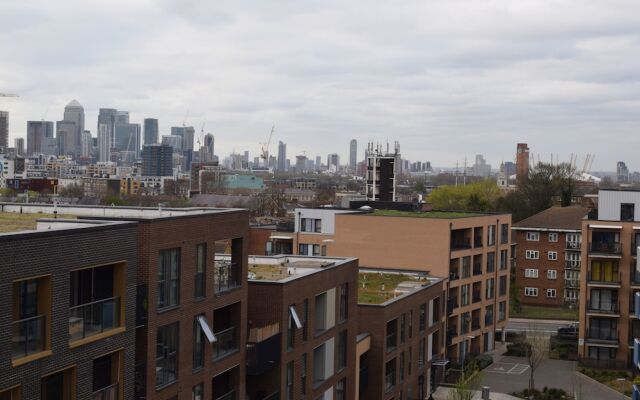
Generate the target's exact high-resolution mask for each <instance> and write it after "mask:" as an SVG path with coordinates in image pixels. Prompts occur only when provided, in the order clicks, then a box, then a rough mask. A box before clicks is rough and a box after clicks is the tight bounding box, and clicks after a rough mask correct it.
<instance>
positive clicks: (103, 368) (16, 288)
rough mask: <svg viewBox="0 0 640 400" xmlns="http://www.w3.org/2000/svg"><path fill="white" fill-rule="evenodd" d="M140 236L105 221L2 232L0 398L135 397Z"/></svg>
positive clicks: (125, 225)
mask: <svg viewBox="0 0 640 400" xmlns="http://www.w3.org/2000/svg"><path fill="white" fill-rule="evenodd" d="M18 217H21V218H18ZM34 220H35V217H34ZM22 221H24V218H22V216H20V215H18V214H16V221H12V220H11V218H7V219H3V223H6V224H7V225H6V226H4V227H3V231H5V232H6V231H7V230H8V229H7V227H10V226H12V224H14V223H15V224H16V226H18V225H19V224H20V223H21V222H22ZM9 230H10V229H9ZM137 238H138V234H137V227H136V224H135V223H131V222H98V221H84V222H82V223H78V222H76V221H73V222H69V223H67V222H64V221H62V220H42V221H40V222H39V223H38V230H27V231H20V232H17V231H14V232H8V233H4V234H0V254H2V259H3V263H2V267H1V273H0V376H2V379H0V399H3V400H5V399H10V400H14V399H16V400H17V399H76V398H77V399H133V398H134V397H133V396H134V355H135V337H136V319H135V318H136V315H135V308H136V269H137V263H138V245H137V243H138V242H137Z"/></svg>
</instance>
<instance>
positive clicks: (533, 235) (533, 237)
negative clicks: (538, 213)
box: [527, 231, 540, 242]
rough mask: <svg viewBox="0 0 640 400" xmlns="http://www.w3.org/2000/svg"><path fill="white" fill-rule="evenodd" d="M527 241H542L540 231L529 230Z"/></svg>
mask: <svg viewBox="0 0 640 400" xmlns="http://www.w3.org/2000/svg"><path fill="white" fill-rule="evenodd" d="M527 241H528V242H539V241H540V232H531V231H529V232H527Z"/></svg>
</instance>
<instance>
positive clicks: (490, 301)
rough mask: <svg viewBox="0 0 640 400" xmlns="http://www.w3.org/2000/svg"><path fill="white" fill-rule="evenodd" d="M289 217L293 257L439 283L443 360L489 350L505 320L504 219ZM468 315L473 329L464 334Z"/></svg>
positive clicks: (317, 213) (398, 214)
mask: <svg viewBox="0 0 640 400" xmlns="http://www.w3.org/2000/svg"><path fill="white" fill-rule="evenodd" d="M295 217H296V225H295V227H296V229H295V230H296V232H295V236H294V240H295V243H294V246H293V248H294V249H295V250H297V251H298V253H299V254H307V255H326V256H330V257H357V258H358V259H359V260H360V266H361V267H376V268H385V269H400V270H416V271H422V272H425V273H427V274H428V275H430V276H435V277H441V278H447V282H446V283H445V291H446V292H447V315H448V318H447V319H446V321H445V329H446V331H447V334H446V349H447V350H446V355H447V357H449V358H450V359H452V360H458V361H461V360H462V358H463V357H464V356H466V355H468V354H469V352H470V349H476V350H477V351H478V352H485V351H488V350H492V349H493V347H494V344H495V332H496V330H500V329H503V328H504V327H505V326H506V322H507V318H508V309H509V307H508V301H509V260H510V258H511V257H510V250H511V248H510V242H511V241H510V232H511V215H509V214H473V213H451V212H438V211H433V212H411V211H390V210H373V211H370V212H362V211H353V210H344V209H337V210H332V209H303V208H301V209H296V215H295ZM469 313H470V315H472V318H477V319H478V321H479V327H477V329H473V330H470V331H465V330H463V329H461V328H462V327H463V326H464V325H463V324H462V321H461V318H463V316H466V315H467V314H469Z"/></svg>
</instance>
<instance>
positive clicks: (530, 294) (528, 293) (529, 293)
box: [524, 287, 538, 297]
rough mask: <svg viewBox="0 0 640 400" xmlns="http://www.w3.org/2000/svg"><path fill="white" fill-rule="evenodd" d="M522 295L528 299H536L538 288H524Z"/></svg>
mask: <svg viewBox="0 0 640 400" xmlns="http://www.w3.org/2000/svg"><path fill="white" fill-rule="evenodd" d="M524 295H525V296H528V297H538V288H534V287H526V288H524Z"/></svg>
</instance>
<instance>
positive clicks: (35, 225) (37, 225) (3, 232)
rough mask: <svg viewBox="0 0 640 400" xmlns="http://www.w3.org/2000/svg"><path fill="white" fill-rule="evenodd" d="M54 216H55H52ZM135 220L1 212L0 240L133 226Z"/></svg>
mask: <svg viewBox="0 0 640 400" xmlns="http://www.w3.org/2000/svg"><path fill="white" fill-rule="evenodd" d="M50 217H53V218H50ZM135 224H136V222H135V221H117V220H90V219H83V220H81V219H76V218H75V217H74V216H70V215H51V216H49V215H48V214H15V213H2V212H0V241H6V240H9V241H11V240H21V239H24V238H32V237H36V236H43V235H55V234H59V233H61V232H62V233H73V231H80V230H103V229H112V228H113V227H118V226H133V225H135Z"/></svg>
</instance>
